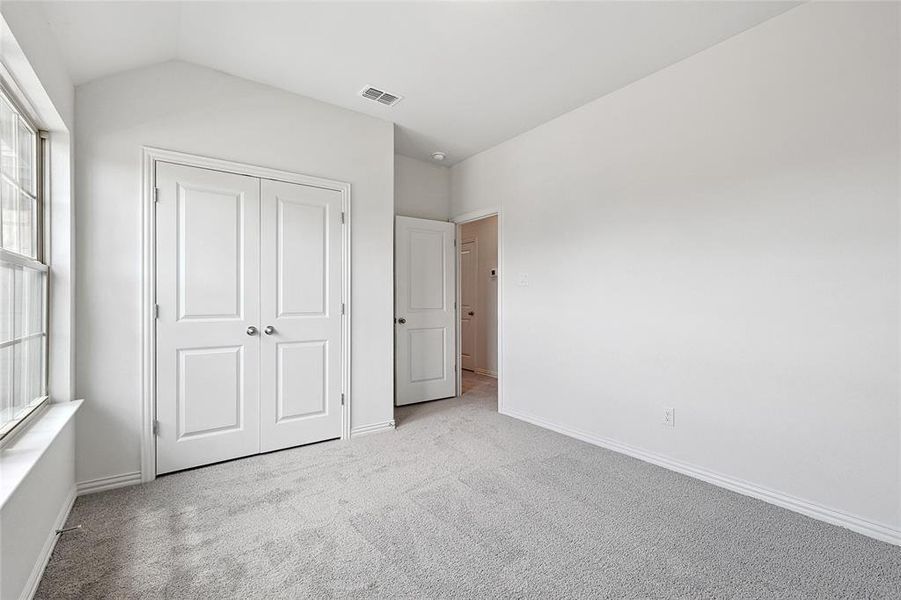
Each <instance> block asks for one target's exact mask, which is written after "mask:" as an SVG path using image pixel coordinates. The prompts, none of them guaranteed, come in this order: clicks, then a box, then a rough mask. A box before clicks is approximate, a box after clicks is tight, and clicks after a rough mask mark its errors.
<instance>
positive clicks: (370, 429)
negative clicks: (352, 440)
mask: <svg viewBox="0 0 901 600" xmlns="http://www.w3.org/2000/svg"><path fill="white" fill-rule="evenodd" d="M391 429H394V420H393V419H392V420H391V421H385V422H384V423H373V424H372V425H362V426H360V427H354V428H353V430H352V431H351V432H350V435H351V437H358V436H361V435H368V434H370V433H378V432H379V431H388V430H391Z"/></svg>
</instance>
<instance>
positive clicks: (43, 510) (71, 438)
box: [0, 419, 75, 600]
mask: <svg viewBox="0 0 901 600" xmlns="http://www.w3.org/2000/svg"><path fill="white" fill-rule="evenodd" d="M74 446H75V421H74V420H71V419H70V420H68V422H67V424H66V425H65V426H64V427H62V429H61V430H60V431H59V433H58V434H57V435H56V436H55V438H54V439H53V440H52V441H49V442H48V445H47V449H46V450H45V451H44V453H43V454H42V455H41V457H40V458H39V459H38V460H37V462H35V464H34V467H32V469H31V470H30V471H29V473H28V475H27V477H26V478H25V479H24V480H23V481H22V483H21V484H19V486H18V487H17V488H16V491H15V493H14V494H13V495H12V496H10V498H9V500H8V501H7V502H6V503H5V504H4V505H3V507H2V510H0V532H2V535H0V598H3V600H16V599H18V598H28V597H29V596H27V594H28V593H29V592H31V591H33V590H34V588H35V587H36V584H37V582H38V581H39V579H40V575H41V574H42V573H43V567H44V566H45V564H46V563H45V561H46V560H47V559H49V558H50V554H49V553H50V551H51V550H52V544H53V543H54V542H55V537H54V530H55V529H56V528H57V527H60V526H61V524H62V523H63V522H65V519H66V517H67V516H68V512H69V510H70V509H71V507H72V504H71V503H72V501H74V499H75V456H74V452H73V449H74ZM14 451H15V450H14Z"/></svg>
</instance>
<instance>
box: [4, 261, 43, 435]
mask: <svg viewBox="0 0 901 600" xmlns="http://www.w3.org/2000/svg"><path fill="white" fill-rule="evenodd" d="M46 282H47V274H46V273H44V272H43V271H39V270H36V269H32V268H29V267H23V266H20V265H12V264H10V263H4V262H0V286H2V287H0V344H2V347H0V431H2V429H3V428H4V426H6V425H8V424H9V423H11V422H13V421H15V420H17V419H19V418H21V417H22V416H24V415H25V414H27V413H28V412H29V411H30V410H31V408H32V407H33V406H35V405H36V404H37V402H38V401H39V400H40V399H41V398H43V396H44V395H45V393H46V388H45V385H44V381H45V372H46V364H45V356H46V353H45V347H46V343H47V335H46V332H45V331H44V326H45V325H44V324H45V317H44V310H45V308H46V307H45V294H44V290H45V287H46Z"/></svg>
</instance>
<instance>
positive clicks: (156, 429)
mask: <svg viewBox="0 0 901 600" xmlns="http://www.w3.org/2000/svg"><path fill="white" fill-rule="evenodd" d="M159 434H160V422H159V421H157V420H156V419H154V420H153V435H159Z"/></svg>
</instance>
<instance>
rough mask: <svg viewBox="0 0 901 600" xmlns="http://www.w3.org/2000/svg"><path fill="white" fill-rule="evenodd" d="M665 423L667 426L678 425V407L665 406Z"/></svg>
mask: <svg viewBox="0 0 901 600" xmlns="http://www.w3.org/2000/svg"><path fill="white" fill-rule="evenodd" d="M663 424H664V425H666V426H667V427H675V426H676V409H675V408H664V409H663Z"/></svg>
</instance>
